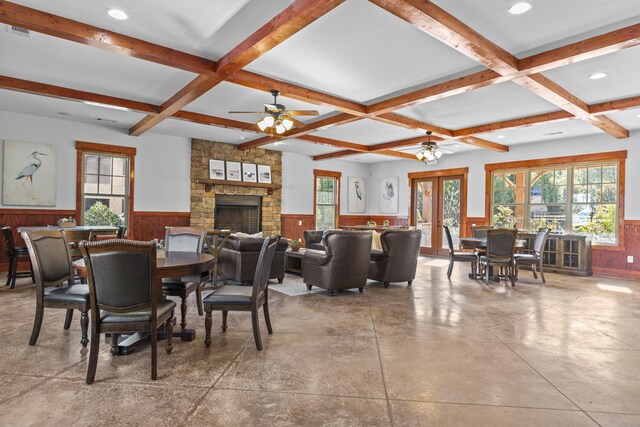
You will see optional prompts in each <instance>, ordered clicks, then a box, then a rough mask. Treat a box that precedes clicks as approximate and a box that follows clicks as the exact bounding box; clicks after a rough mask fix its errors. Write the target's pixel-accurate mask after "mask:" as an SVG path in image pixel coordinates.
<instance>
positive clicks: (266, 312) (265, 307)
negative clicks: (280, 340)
mask: <svg viewBox="0 0 640 427" xmlns="http://www.w3.org/2000/svg"><path fill="white" fill-rule="evenodd" d="M262 310H263V311H264V323H266V324H267V332H269V335H271V334H272V333H273V329H271V318H270V317H269V299H268V298H265V300H264V305H263V306H262Z"/></svg>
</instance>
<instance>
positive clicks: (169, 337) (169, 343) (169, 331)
mask: <svg viewBox="0 0 640 427" xmlns="http://www.w3.org/2000/svg"><path fill="white" fill-rule="evenodd" d="M174 319H175V316H174V313H173V312H171V317H169V318H168V319H167V322H166V323H165V328H166V330H167V345H166V347H165V348H164V351H166V352H167V354H171V352H172V351H173V322H174Z"/></svg>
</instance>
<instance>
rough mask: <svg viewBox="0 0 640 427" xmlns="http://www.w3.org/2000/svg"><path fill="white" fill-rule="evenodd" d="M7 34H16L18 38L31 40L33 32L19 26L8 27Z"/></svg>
mask: <svg viewBox="0 0 640 427" xmlns="http://www.w3.org/2000/svg"><path fill="white" fill-rule="evenodd" d="M7 32H8V33H11V34H15V35H16V36H21V37H28V38H31V31H29V30H27V29H26V28H22V27H18V26H17V25H7Z"/></svg>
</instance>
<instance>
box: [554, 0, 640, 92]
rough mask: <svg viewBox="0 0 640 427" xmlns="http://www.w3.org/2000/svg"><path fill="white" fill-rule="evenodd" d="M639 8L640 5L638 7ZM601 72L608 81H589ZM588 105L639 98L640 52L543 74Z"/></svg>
mask: <svg viewBox="0 0 640 427" xmlns="http://www.w3.org/2000/svg"><path fill="white" fill-rule="evenodd" d="M638 7H640V3H639V4H638ZM596 72H603V73H606V74H607V77H605V78H603V79H599V80H591V79H590V78H589V76H590V75H592V74H593V73H596ZM543 74H544V75H546V76H547V77H549V78H550V79H551V80H553V81H554V82H556V83H558V84H559V85H560V86H562V87H564V88H565V89H567V90H568V91H569V92H571V93H572V94H573V95H575V96H577V97H578V98H580V99H582V100H583V101H585V102H586V103H587V104H594V103H598V102H604V101H610V100H613V99H620V98H628V97H631V96H637V95H640V79H639V78H638V76H639V75H640V48H639V47H634V48H631V49H625V50H622V51H619V52H616V53H612V54H609V55H604V56H600V57H598V58H594V59H590V60H588V61H582V62H577V63H575V64H571V65H567V66H566V67H561V68H556V69H554V70H550V71H547V72H545V73H543Z"/></svg>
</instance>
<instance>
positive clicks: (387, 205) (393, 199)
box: [379, 176, 399, 214]
mask: <svg viewBox="0 0 640 427" xmlns="http://www.w3.org/2000/svg"><path fill="white" fill-rule="evenodd" d="M398 190H399V188H398V177H397V176H389V177H386V178H380V193H379V198H380V213H381V214H397V213H398Z"/></svg>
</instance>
